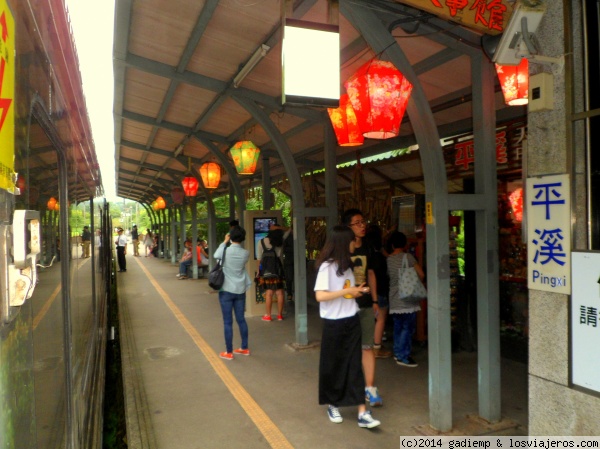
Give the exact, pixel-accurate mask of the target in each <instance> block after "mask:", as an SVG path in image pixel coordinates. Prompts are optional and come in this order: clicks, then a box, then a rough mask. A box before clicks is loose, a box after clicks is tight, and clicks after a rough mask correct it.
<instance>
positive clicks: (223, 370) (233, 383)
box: [135, 259, 294, 449]
mask: <svg viewBox="0 0 600 449" xmlns="http://www.w3.org/2000/svg"><path fill="white" fill-rule="evenodd" d="M135 260H136V262H137V263H138V265H139V266H140V267H141V269H142V271H143V272H144V273H145V274H146V276H147V277H148V279H150V282H151V283H152V285H153V286H154V288H155V289H156V291H157V292H158V294H159V295H160V296H161V297H162V299H163V301H164V302H165V304H166V305H167V307H168V308H169V309H171V312H173V315H175V318H177V320H178V321H179V323H181V325H182V326H183V328H184V329H185V330H186V332H187V333H188V334H189V336H190V337H192V340H193V341H194V343H195V344H196V346H197V347H198V349H200V351H202V354H204V357H206V359H207V360H208V362H209V363H210V365H211V366H212V368H213V369H214V370H215V372H216V373H217V375H218V376H219V377H220V378H221V380H222V381H223V383H224V384H225V386H226V387H227V388H228V389H229V391H230V392H231V394H232V395H233V397H234V398H235V399H236V400H237V401H238V402H239V404H240V405H241V406H242V408H243V409H244V411H245V412H246V414H247V415H248V417H249V418H250V419H251V420H252V421H253V422H254V424H255V425H256V427H257V428H258V430H259V431H260V433H262V434H263V436H264V437H265V439H266V440H267V442H268V443H269V445H270V446H271V447H272V448H274V449H287V448H293V447H294V446H292V445H291V443H290V442H289V441H288V440H287V438H286V437H285V435H283V433H281V431H280V430H279V428H278V427H277V426H276V425H275V423H273V421H271V419H270V418H269V416H268V415H267V414H266V413H265V412H264V410H263V409H262V408H260V406H259V405H258V404H257V403H256V401H255V400H254V399H253V398H252V396H250V394H249V393H248V392H247V391H246V390H245V389H244V387H243V386H242V385H241V384H240V383H239V382H238V381H237V379H236V378H235V376H234V375H233V374H231V371H229V369H228V368H227V367H226V366H225V362H223V361H222V360H221V359H220V358H219V356H218V355H217V354H216V353H215V352H214V351H213V350H212V348H211V347H210V346H209V345H208V343H206V341H205V340H204V338H202V336H201V335H200V334H199V333H198V331H197V330H196V328H195V327H194V326H193V325H192V323H190V322H189V320H188V319H187V318H186V317H185V315H184V314H183V313H182V312H181V310H179V308H178V307H177V306H176V305H175V303H174V302H173V301H172V300H171V298H170V297H169V295H168V294H167V292H165V291H164V290H163V289H162V288H161V287H160V285H159V284H158V282H157V281H156V279H154V277H153V276H152V274H150V272H149V271H148V270H147V269H146V267H144V265H142V263H141V262H140V261H139V260H137V259H135Z"/></svg>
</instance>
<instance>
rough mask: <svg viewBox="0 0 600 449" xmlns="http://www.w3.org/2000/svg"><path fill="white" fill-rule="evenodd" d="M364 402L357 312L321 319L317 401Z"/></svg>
mask: <svg viewBox="0 0 600 449" xmlns="http://www.w3.org/2000/svg"><path fill="white" fill-rule="evenodd" d="M364 403H365V377H364V375H363V371H362V346H361V329H360V318H359V317H358V314H356V315H354V316H353V317H350V318H342V319H339V320H326V319H323V337H322V339H321V357H320V360H319V404H331V405H335V406H336V407H344V406H350V405H360V404H364Z"/></svg>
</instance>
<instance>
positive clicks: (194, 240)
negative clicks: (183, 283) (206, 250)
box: [192, 197, 198, 279]
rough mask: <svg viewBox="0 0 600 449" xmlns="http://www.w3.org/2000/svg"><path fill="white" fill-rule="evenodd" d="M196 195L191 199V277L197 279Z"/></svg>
mask: <svg viewBox="0 0 600 449" xmlns="http://www.w3.org/2000/svg"><path fill="white" fill-rule="evenodd" d="M197 204H198V203H197V201H196V197H194V199H193V201H192V277H193V278H194V279H198V257H196V245H197V240H198V207H197Z"/></svg>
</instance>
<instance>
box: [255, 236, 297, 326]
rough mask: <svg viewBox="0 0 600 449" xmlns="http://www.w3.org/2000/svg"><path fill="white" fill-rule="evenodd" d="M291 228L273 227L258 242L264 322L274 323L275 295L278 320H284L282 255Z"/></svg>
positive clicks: (257, 253) (259, 279) (259, 276)
mask: <svg viewBox="0 0 600 449" xmlns="http://www.w3.org/2000/svg"><path fill="white" fill-rule="evenodd" d="M290 231H291V228H287V227H284V226H277V225H271V227H270V228H269V232H268V234H267V236H266V237H265V238H263V239H261V240H260V241H259V242H258V248H257V249H256V255H257V256H258V260H259V261H260V266H259V270H258V288H259V289H260V292H261V294H262V295H263V296H264V298H265V306H266V310H265V314H264V315H263V317H262V320H263V321H273V320H272V318H271V308H272V305H273V295H275V297H276V298H277V320H278V321H282V320H283V296H284V292H283V290H284V288H285V275H284V273H283V263H282V262H281V253H282V251H283V241H284V239H285V238H286V237H287V236H288V235H289V234H290Z"/></svg>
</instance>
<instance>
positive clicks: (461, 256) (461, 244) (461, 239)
mask: <svg viewBox="0 0 600 449" xmlns="http://www.w3.org/2000/svg"><path fill="white" fill-rule="evenodd" d="M452 215H457V216H460V232H459V233H458V234H457V236H456V249H457V251H458V272H459V273H460V275H461V276H464V275H465V214H464V212H463V211H455V212H453V213H452Z"/></svg>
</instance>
